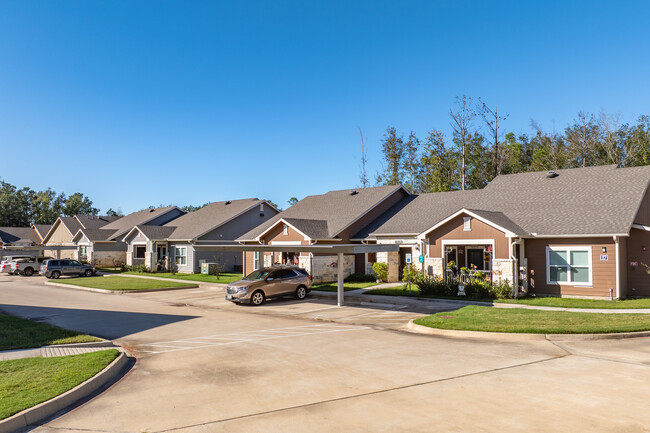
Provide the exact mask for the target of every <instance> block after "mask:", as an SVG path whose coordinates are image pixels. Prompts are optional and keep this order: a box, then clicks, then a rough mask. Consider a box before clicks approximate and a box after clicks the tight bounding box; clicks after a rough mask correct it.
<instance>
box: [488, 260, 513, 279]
mask: <svg viewBox="0 0 650 433" xmlns="http://www.w3.org/2000/svg"><path fill="white" fill-rule="evenodd" d="M512 268H513V263H512V260H510V259H493V260H492V276H493V281H494V282H498V283H500V282H501V281H505V280H508V281H509V282H510V285H512V283H513V281H514V276H513V274H512V271H513V269H512Z"/></svg>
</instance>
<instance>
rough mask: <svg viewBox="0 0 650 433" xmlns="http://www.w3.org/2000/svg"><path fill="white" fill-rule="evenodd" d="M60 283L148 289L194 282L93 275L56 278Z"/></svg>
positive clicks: (118, 288)
mask: <svg viewBox="0 0 650 433" xmlns="http://www.w3.org/2000/svg"><path fill="white" fill-rule="evenodd" d="M56 282H57V283H60V284H68V285H70V286H79V287H91V288H93V289H104V290H147V289H166V288H169V287H190V286H192V284H186V283H178V282H176V281H160V280H150V279H145V278H131V277H120V276H115V277H91V278H71V279H67V278H66V279H62V280H56Z"/></svg>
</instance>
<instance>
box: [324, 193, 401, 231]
mask: <svg viewBox="0 0 650 433" xmlns="http://www.w3.org/2000/svg"><path fill="white" fill-rule="evenodd" d="M399 190H404V192H405V193H406V195H407V196H409V195H411V193H410V192H409V191H408V190H407V189H406V188H404V186H403V185H400V187H399V188H397V189H396V190H395V191H393V192H391V193H390V194H387V195H386V196H384V198H382V199H381V200H379V201H378V202H377V203H375V204H374V205H373V206H372V207H370V208H369V209H366V211H365V212H364V213H362V214H361V215H359V216H358V217H357V218H355V219H354V220H353V221H352V222H350V224H348V225H346V226H345V227H343V228H342V229H340V230H339V231H337V232H336V233H334V234H333V236H338V235H339V234H340V233H341V232H343V231H345V230H346V229H347V228H349V227H350V226H351V225H352V224H354V223H356V222H357V221H359V220H360V219H361V218H363V217H364V216H366V215H367V214H368V213H370V212H371V211H372V210H373V209H375V208H376V207H377V206H379V205H380V204H382V203H383V202H385V201H386V200H387V199H388V198H389V197H390V196H392V195H393V194H395V193H397V191H399ZM395 204H397V203H395Z"/></svg>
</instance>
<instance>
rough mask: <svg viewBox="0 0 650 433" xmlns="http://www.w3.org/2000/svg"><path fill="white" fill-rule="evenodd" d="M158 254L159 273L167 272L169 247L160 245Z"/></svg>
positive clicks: (157, 249) (157, 250)
mask: <svg viewBox="0 0 650 433" xmlns="http://www.w3.org/2000/svg"><path fill="white" fill-rule="evenodd" d="M156 252H157V253H158V255H157V256H156V257H158V259H157V260H158V263H157V266H156V267H157V269H158V271H165V270H166V268H165V267H166V263H167V245H158V246H157V248H156Z"/></svg>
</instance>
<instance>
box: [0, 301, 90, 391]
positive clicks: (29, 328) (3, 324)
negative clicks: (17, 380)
mask: <svg viewBox="0 0 650 433" xmlns="http://www.w3.org/2000/svg"><path fill="white" fill-rule="evenodd" d="M90 341H99V340H98V339H97V338H95V337H91V336H90V335H85V334H80V333H79V332H77V331H70V330H68V329H62V328H57V327H55V326H50V325H46V324H44V323H38V322H32V321H31V320H26V319H21V318H20V317H14V316H5V315H3V314H0V350H16V349H30V348H33V347H41V346H47V345H52V344H71V343H87V342H90ZM1 395H2V394H1V393H0V396H1Z"/></svg>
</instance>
